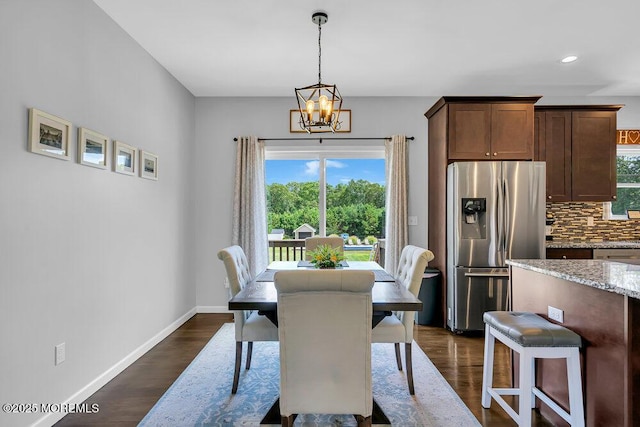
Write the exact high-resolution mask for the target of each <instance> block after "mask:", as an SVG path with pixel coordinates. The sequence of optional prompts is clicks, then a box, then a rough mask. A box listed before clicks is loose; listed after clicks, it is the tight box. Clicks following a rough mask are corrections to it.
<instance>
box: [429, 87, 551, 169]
mask: <svg viewBox="0 0 640 427" xmlns="http://www.w3.org/2000/svg"><path fill="white" fill-rule="evenodd" d="M538 99H540V97H539V96H535V97H491V96H486V97H462V96H447V97H442V98H440V100H438V102H436V104H434V106H433V107H432V108H431V109H430V110H429V111H427V113H426V114H425V115H426V116H427V118H428V119H431V118H432V117H433V116H435V115H441V114H442V115H444V116H445V120H446V141H445V144H446V147H447V158H448V160H449V161H457V160H531V159H533V158H534V152H533V150H534V142H533V137H534V133H533V126H534V122H533V120H534V109H533V104H534V103H535V102H536V101H538ZM430 143H431V142H430Z"/></svg>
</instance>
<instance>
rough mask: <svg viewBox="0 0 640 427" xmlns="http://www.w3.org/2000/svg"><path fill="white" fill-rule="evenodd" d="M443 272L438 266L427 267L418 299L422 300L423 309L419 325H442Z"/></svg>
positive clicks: (419, 317) (419, 314) (419, 313)
mask: <svg viewBox="0 0 640 427" xmlns="http://www.w3.org/2000/svg"><path fill="white" fill-rule="evenodd" d="M441 281H442V274H440V270H438V269H436V268H427V269H425V270H424V275H423V276H422V285H421V286H420V292H419V293H418V299H419V300H420V301H422V311H419V312H418V325H429V326H443V325H442V310H441V308H442V285H441V284H440V282H441Z"/></svg>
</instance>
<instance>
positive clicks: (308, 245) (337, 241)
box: [304, 236, 344, 261]
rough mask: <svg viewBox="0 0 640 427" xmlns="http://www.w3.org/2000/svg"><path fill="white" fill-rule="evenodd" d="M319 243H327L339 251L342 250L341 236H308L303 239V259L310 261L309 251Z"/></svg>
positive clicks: (342, 241) (319, 244)
mask: <svg viewBox="0 0 640 427" xmlns="http://www.w3.org/2000/svg"><path fill="white" fill-rule="evenodd" d="M321 245H329V246H331V247H334V248H339V249H340V251H341V252H344V240H342V237H335V236H334V237H319V236H315V237H308V238H306V239H305V241H304V247H305V254H304V259H305V260H307V261H311V257H310V256H309V251H313V250H315V249H316V248H317V247H318V246H321Z"/></svg>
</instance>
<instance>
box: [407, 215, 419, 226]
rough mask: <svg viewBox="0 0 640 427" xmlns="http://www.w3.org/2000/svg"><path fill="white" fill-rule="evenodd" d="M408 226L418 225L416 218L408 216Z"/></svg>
mask: <svg viewBox="0 0 640 427" xmlns="http://www.w3.org/2000/svg"><path fill="white" fill-rule="evenodd" d="M409 225H418V217H417V216H410V217H409Z"/></svg>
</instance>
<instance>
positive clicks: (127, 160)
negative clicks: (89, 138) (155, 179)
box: [113, 141, 137, 175]
mask: <svg viewBox="0 0 640 427" xmlns="http://www.w3.org/2000/svg"><path fill="white" fill-rule="evenodd" d="M136 151H137V150H136V149H135V148H134V147H132V146H131V145H129V144H125V143H124V142H122V141H114V142H113V171H114V172H117V173H121V174H124V175H135V174H136Z"/></svg>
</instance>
